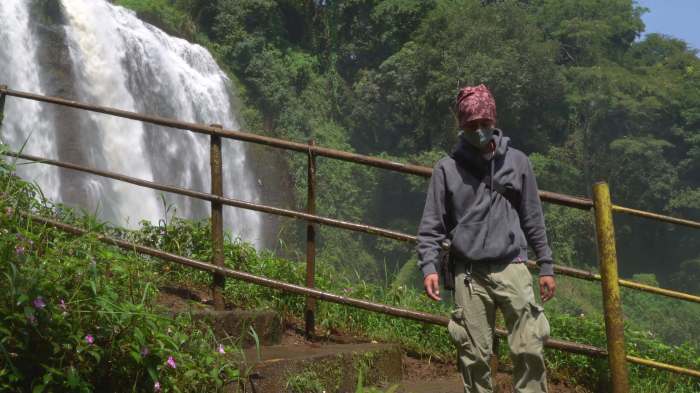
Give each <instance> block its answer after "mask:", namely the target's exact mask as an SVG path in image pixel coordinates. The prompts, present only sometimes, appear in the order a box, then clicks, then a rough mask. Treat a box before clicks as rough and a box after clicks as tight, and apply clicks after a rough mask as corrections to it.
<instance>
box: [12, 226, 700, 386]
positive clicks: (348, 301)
mask: <svg viewBox="0 0 700 393" xmlns="http://www.w3.org/2000/svg"><path fill="white" fill-rule="evenodd" d="M18 213H19V214H21V215H22V216H23V217H25V218H27V219H29V220H32V221H37V222H39V223H42V224H43V225H49V226H52V227H55V228H58V229H60V230H63V231H65V232H69V233H72V234H74V235H79V236H81V235H85V234H87V233H88V231H86V230H84V229H81V228H78V227H75V226H72V225H68V224H65V223H62V222H59V221H56V220H53V219H48V218H44V217H40V216H37V215H34V214H29V213H25V212H18ZM97 239H98V240H99V241H101V242H103V243H106V244H110V245H114V246H117V247H120V248H122V249H124V250H127V251H133V252H138V253H141V254H146V255H150V256H152V257H156V258H159V259H162V260H166V261H170V262H175V263H179V264H181V265H186V266H190V267H192V268H195V269H199V270H204V271H208V272H212V273H218V274H222V275H225V276H228V277H232V278H235V279H238V280H241V281H245V282H249V283H252V284H256V285H261V286H264V287H267V288H272V289H276V290H280V291H283V292H291V293H294V294H297V295H303V296H310V297H313V298H316V299H319V300H324V301H328V302H331V303H338V304H344V305H347V306H352V307H356V308H360V309H364V310H368V311H373V312H378V313H382V314H387V315H391V316H395V317H401V318H406V319H411V320H414V321H419V322H427V323H431V324H434V325H441V326H447V324H448V322H449V319H448V318H447V317H445V316H441V315H435V314H429V313H424V312H421V311H414V310H407V309H403V308H399V307H394V306H389V305H386V304H381V303H374V302H370V301H367V300H361V299H355V298H351V297H346V296H341V295H336V294H333V293H329V292H324V291H320V290H318V289H312V288H306V287H303V286H300V285H295V284H290V283H286V282H283V281H278V280H273V279H270V278H266V277H260V276H256V275H253V274H250V273H245V272H241V271H237V270H233V269H229V268H225V267H220V266H216V265H212V264H210V263H207V262H202V261H199V260H195V259H191V258H187V257H183V256H181V255H177V254H172V253H168V252H165V251H162V250H159V249H155V248H151V247H146V246H142V245H138V244H135V243H130V242H127V241H124V240H119V239H114V238H111V237H108V236H105V235H102V234H98V235H97ZM496 334H497V335H498V336H500V337H505V336H506V335H507V333H506V331H505V330H503V329H496ZM545 347H547V348H552V349H558V350H561V351H565V352H570V353H574V354H579V355H585V356H590V357H605V356H607V352H606V351H605V350H604V349H602V348H598V347H595V346H592V345H588V344H580V343H574V342H571V341H566V340H557V339H551V338H550V339H548V340H547V341H546V342H545ZM627 360H628V361H629V362H632V363H637V364H641V365H644V366H647V367H652V368H658V369H662V370H666V371H671V372H674V373H679V374H685V375H690V376H695V377H697V376H699V375H700V374H699V372H698V371H696V370H692V369H687V368H683V367H679V366H674V365H670V364H666V363H661V362H656V361H652V360H647V359H642V358H637V357H633V356H627Z"/></svg>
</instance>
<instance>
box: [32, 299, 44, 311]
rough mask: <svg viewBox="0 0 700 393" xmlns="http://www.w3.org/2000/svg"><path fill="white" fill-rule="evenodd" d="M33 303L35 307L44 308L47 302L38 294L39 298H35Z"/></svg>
mask: <svg viewBox="0 0 700 393" xmlns="http://www.w3.org/2000/svg"><path fill="white" fill-rule="evenodd" d="M32 303H34V308H36V309H42V308H44V307H46V303H45V302H44V298H43V297H41V296H37V298H36V299H34V302H32Z"/></svg>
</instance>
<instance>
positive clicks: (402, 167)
mask: <svg viewBox="0 0 700 393" xmlns="http://www.w3.org/2000/svg"><path fill="white" fill-rule="evenodd" d="M0 93H4V94H7V95H8V96H13V97H18V98H25V99H29V100H35V101H42V102H47V103H51V104H56V105H62V106H67V107H71V108H77V109H83V110H87V111H91V112H97V113H103V114H107V115H112V116H118V117H123V118H127V119H131V120H138V121H142V122H146V123H151V124H156V125H160V126H165V127H171V128H177V129H181V130H189V131H193V132H198V133H202V134H206V135H219V136H222V137H225V138H231V139H236V140H241V141H245V142H251V143H257V144H261V145H265V146H271V147H277V148H282V149H288V150H294V151H299V152H311V153H312V154H314V155H317V156H323V157H329V158H335V159H339V160H343V161H348V162H355V163H358V164H364V165H369V166H373V167H377V168H383V169H389V170H392V171H396V172H402V173H407V174H412V175H418V176H423V177H430V176H431V174H432V172H433V170H432V168H429V167H426V166H421V165H412V164H404V163H400V162H396V161H390V160H385V159H381V158H376V157H370V156H366V155H362V154H356V153H349V152H346V151H342V150H336V149H330V148H326V147H320V146H309V145H308V144H305V143H298V142H292V141H288V140H284V139H279V138H272V137H268V136H262V135H258V134H253V133H248V132H241V131H234V130H222V129H219V128H214V127H210V126H206V125H202V124H197V123H191V122H185V121H180V120H174V119H168V118H164V117H160V116H153V115H144V114H140V113H136V112H130V111H125V110H121V109H115V108H110V107H106V106H99V105H90V104H85V103H82V102H78V101H72V100H66V99H63V98H59V97H50V96H43V95H39V94H32V93H27V92H23V91H18V90H11V89H8V88H6V87H2V86H0ZM540 197H541V198H542V200H545V201H548V202H552V203H558V204H562V205H565V206H570V207H576V208H579V209H590V208H591V207H592V206H593V203H592V202H591V201H590V200H586V199H584V198H578V197H574V196H569V195H564V194H558V193H555V192H549V191H540Z"/></svg>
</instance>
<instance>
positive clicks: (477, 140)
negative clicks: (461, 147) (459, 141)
mask: <svg viewBox="0 0 700 393" xmlns="http://www.w3.org/2000/svg"><path fill="white" fill-rule="evenodd" d="M493 130H494V129H493V128H486V127H484V128H477V129H476V130H474V131H464V133H463V134H462V136H463V137H464V139H466V140H467V142H469V144H471V145H472V146H474V147H476V148H477V149H483V148H485V147H486V145H488V144H489V142H491V140H492V139H493Z"/></svg>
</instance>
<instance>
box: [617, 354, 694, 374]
mask: <svg viewBox="0 0 700 393" xmlns="http://www.w3.org/2000/svg"><path fill="white" fill-rule="evenodd" d="M626 357H627V361H628V362H630V363H634V364H639V365H641V366H646V367H653V368H658V369H660V370H665V371H670V372H673V373H676V374H684V375H688V376H691V377H695V378H700V371H698V370H693V369H689V368H685V367H679V366H674V365H672V364H667V363H662V362H657V361H655V360H650V359H644V358H639V357H636V356H630V355H627V356H626Z"/></svg>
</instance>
